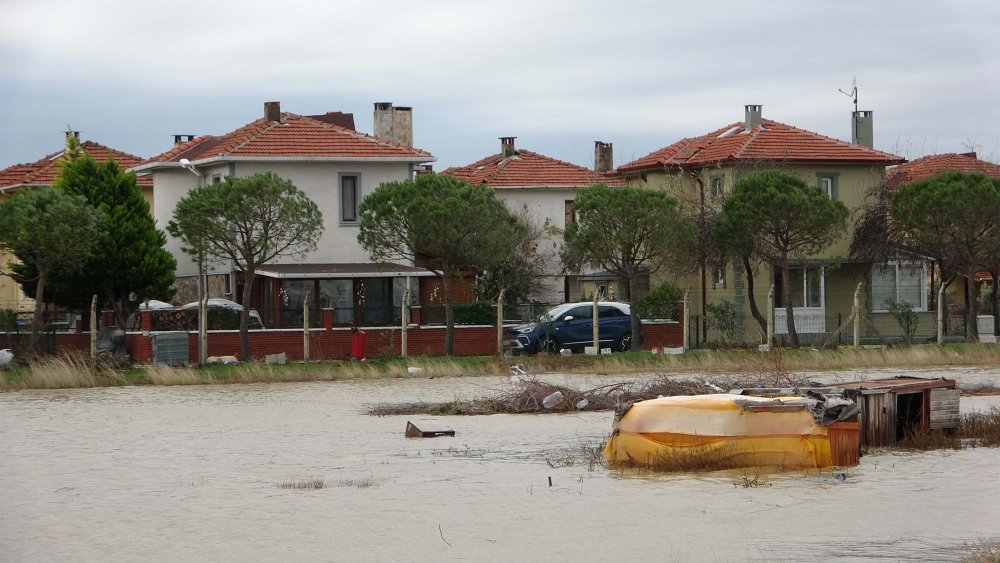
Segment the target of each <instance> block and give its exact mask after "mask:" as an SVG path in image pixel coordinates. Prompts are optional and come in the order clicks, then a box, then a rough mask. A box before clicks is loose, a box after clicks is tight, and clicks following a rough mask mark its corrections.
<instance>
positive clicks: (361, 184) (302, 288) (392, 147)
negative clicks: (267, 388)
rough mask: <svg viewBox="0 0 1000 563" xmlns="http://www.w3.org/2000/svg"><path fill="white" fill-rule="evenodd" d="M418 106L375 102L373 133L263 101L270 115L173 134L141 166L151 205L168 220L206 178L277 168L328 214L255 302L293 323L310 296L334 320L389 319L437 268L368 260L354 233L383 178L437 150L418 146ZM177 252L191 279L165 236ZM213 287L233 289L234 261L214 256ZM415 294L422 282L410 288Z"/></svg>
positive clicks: (266, 313) (405, 172) (398, 175)
mask: <svg viewBox="0 0 1000 563" xmlns="http://www.w3.org/2000/svg"><path fill="white" fill-rule="evenodd" d="M412 138H413V133H412V111H411V108H407V107H393V106H392V104H391V103H388V102H382V103H376V104H375V134H374V135H367V134H365V133H361V132H359V131H356V130H355V129H354V118H353V115H351V114H342V113H339V112H334V113H327V114H322V115H313V116H306V115H296V114H293V113H288V112H282V111H281V107H280V104H279V102H266V103H265V104H264V115H263V116H262V117H261V118H260V119H257V120H255V121H253V122H251V123H248V124H247V125H244V126H243V127H240V128H239V129H236V130H234V131H231V132H229V133H226V134H224V135H206V136H201V137H194V136H182V135H178V136H175V146H174V147H173V148H172V149H170V150H169V151H167V152H165V153H163V154H160V155H158V156H155V157H153V158H151V159H149V160H147V161H145V162H144V163H142V164H140V165H138V166H136V167H134V168H133V170H134V171H135V172H136V173H137V174H139V175H140V176H152V179H153V209H154V215H155V217H156V220H157V224H158V225H159V226H160V227H161V228H162V227H164V226H165V225H166V224H167V223H168V222H169V221H170V219H171V217H172V214H173V210H174V208H175V207H176V205H177V203H178V202H179V201H180V200H181V199H182V198H183V197H184V196H185V195H187V193H188V192H189V191H191V190H192V189H194V188H196V187H198V186H199V185H202V184H214V183H220V182H222V179H223V178H224V177H226V176H237V177H239V176H248V175H252V174H256V173H260V172H273V173H275V174H277V175H279V176H281V177H282V178H285V179H287V180H290V181H291V182H292V183H293V184H294V185H295V186H296V187H298V188H299V189H300V190H302V191H303V192H305V194H306V195H308V196H309V198H310V199H312V200H313V201H314V202H316V204H317V205H318V206H319V209H320V211H321V212H322V213H323V218H324V222H325V227H326V229H325V231H324V233H323V236H322V238H321V240H320V241H319V246H318V249H317V250H316V251H315V252H312V253H310V254H309V255H308V256H306V257H305V258H304V259H302V260H292V259H279V260H276V261H275V263H273V264H268V265H267V266H265V267H264V268H261V269H260V271H259V272H258V278H257V280H256V281H255V284H257V286H256V287H255V288H254V296H255V297H254V303H253V304H252V306H253V307H255V308H256V309H258V311H260V313H261V315H262V317H263V318H264V321H265V324H268V325H270V326H281V325H285V324H297V323H299V322H301V318H302V302H303V299H304V297H305V295H306V294H307V293H308V294H310V295H312V298H311V299H310V301H311V302H312V303H314V312H315V313H316V314H317V315H318V314H319V311H320V310H322V309H333V310H334V322H335V323H337V324H347V323H350V322H357V323H359V324H361V323H364V324H388V323H391V322H392V320H393V317H394V314H395V313H394V311H398V305H399V303H400V302H401V299H402V289H403V288H405V287H407V286H408V285H409V286H411V287H413V288H416V281H417V278H419V277H426V276H430V275H432V274H431V272H428V271H426V270H423V269H419V268H414V267H413V266H412V265H410V264H372V263H371V261H370V259H369V255H368V253H367V252H366V251H365V250H364V249H363V248H362V247H361V245H360V244H359V243H358V241H357V235H358V225H359V222H358V220H359V217H358V213H357V210H358V204H359V203H360V202H361V200H362V199H363V198H364V196H365V195H367V194H369V193H371V192H372V191H373V190H375V189H376V188H377V187H378V186H379V185H381V184H382V183H384V182H395V181H402V180H406V179H409V178H412V177H413V174H414V173H415V170H416V168H417V167H418V166H419V165H421V164H424V163H428V162H433V161H434V160H435V158H434V157H433V156H432V155H431V154H430V153H429V152H427V151H423V150H420V149H416V148H413V146H412ZM167 248H168V250H170V252H171V253H172V254H173V255H174V256H175V257H176V258H177V262H178V268H177V276H178V287H179V288H180V290H181V292H182V293H183V292H184V290H185V289H187V290H190V288H191V287H193V286H194V283H195V280H196V278H197V273H198V265H197V264H195V263H194V261H193V260H192V259H191V258H190V257H189V256H187V255H186V254H185V253H183V252H182V251H181V244H180V241H179V240H177V239H174V238H172V237H169V236H168V243H167ZM210 268H211V270H210V272H209V273H210V274H211V276H212V277H213V278H214V280H215V284H214V286H213V287H214V289H210V294H213V296H215V295H217V294H219V293H232V292H233V290H234V289H235V288H234V284H233V282H234V281H236V278H234V277H232V275H231V274H232V273H233V268H232V264H224V265H214V266H211V267H210ZM412 294H413V295H416V294H417V293H416V291H414V292H413V293H412Z"/></svg>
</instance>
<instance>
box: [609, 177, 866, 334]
mask: <svg viewBox="0 0 1000 563" xmlns="http://www.w3.org/2000/svg"><path fill="white" fill-rule="evenodd" d="M769 168H778V169H781V170H784V171H786V172H789V173H791V174H794V175H795V176H797V177H799V178H801V179H802V180H803V181H804V182H806V183H807V184H808V185H813V186H818V185H819V181H820V180H819V178H820V175H821V174H831V175H834V176H835V178H836V199H837V200H839V201H842V202H843V203H844V204H845V205H846V206H847V207H848V209H850V210H852V211H853V210H854V209H857V208H858V207H860V206H861V205H862V204H863V203H864V198H865V194H866V193H867V191H868V189H870V188H872V187H874V186H877V185H879V184H881V183H882V182H883V181H884V177H885V167H884V166H881V165H877V166H873V165H869V164H843V163H808V164H782V163H775V162H754V163H739V164H736V165H725V166H707V167H703V168H700V169H698V170H695V171H690V172H689V171H683V170H681V169H679V168H674V169H669V170H651V171H647V172H644V173H642V174H632V175H630V176H629V177H628V178H627V179H626V181H627V182H628V183H629V184H631V185H636V186H640V187H649V188H655V189H661V190H664V191H666V192H667V193H668V194H669V195H671V196H673V197H675V198H677V199H678V201H679V202H680V203H681V205H682V206H685V207H686V208H688V209H689V210H692V211H697V209H698V208H699V206H700V204H701V201H702V193H701V192H702V189H704V202H705V207H706V209H708V210H719V209H721V206H722V203H723V202H724V197H723V198H713V197H712V195H711V188H710V186H711V179H712V178H713V177H719V178H722V180H723V187H724V191H725V194H726V195H728V194H729V193H731V191H732V188H733V185H734V184H735V183H736V181H737V180H738V178H739V177H741V176H742V175H744V174H747V173H750V172H752V171H756V170H763V169H769ZM699 181H700V183H699ZM853 230H854V224H853V222H852V221H851V220H850V219H849V220H848V229H847V231H846V232H845V233H844V235H843V236H841V237H840V238H839V239H838V240H837V241H836V242H835V243H833V244H832V245H831V246H829V247H827V248H826V249H825V250H824V251H823V252H820V253H818V254H816V255H812V256H809V257H808V259H810V260H814V261H830V262H833V263H836V262H840V261H841V260H843V259H846V258H847V256H848V254H849V246H850V239H851V236H852V234H853ZM724 269H725V282H724V283H717V280H716V279H715V278H716V277H715V275H714V273H715V272H714V267H713V266H712V265H709V266H708V267H707V268H706V270H707V271H706V274H705V281H706V283H705V299H704V303H703V302H702V291H701V272H700V269H699V271H696V272H692V273H685V274H677V273H672V272H659V273H658V274H654V275H653V276H652V279H651V283H650V287H656V286H658V285H660V284H661V283H663V282H665V281H671V282H673V283H676V284H677V285H678V286H680V287H681V289H688V290H689V291H690V293H689V299H690V301H689V304H690V306H691V308H692V314H693V315H700V314H701V312H702V310H703V307H704V305H705V304H707V303H717V302H720V301H722V300H723V299H728V300H730V301H733V302H734V303H735V305H736V308H737V312H738V315H739V317H740V318H742V319H743V323H744V328H745V329H746V331H748V332H747V333H748V334H752V333H753V332H754V331H756V330H758V329H757V327H758V324H757V322H756V321H755V320H754V319H753V317H752V315H751V313H750V307H749V303H748V299H747V290H746V273H745V272H743V271H742V270H743V268H742V265H737V264H734V263H733V262H732V261H729V262H728V263H727V264H725V266H724ZM866 274H867V269H866V267H862V266H841V267H836V268H829V269H828V270H827V278H826V282H825V293H826V317H827V322H826V324H827V328H828V330H834V329H836V328H837V326H838V325H837V320H838V318H841V319H846V318H847V315H849V314H850V311H851V307H852V306H853V293H854V290H855V288H856V287H857V283H858V282H859V281H865V280H866V279H867V275H866ZM772 276H773V274H772V271H771V268H770V267H767V266H763V267H760V268H758V271H757V273H756V275H755V276H754V280H753V281H754V295H755V297H756V301H757V306H758V308H759V309H760V310H761V312H762V314H765V315H766V308H767V296H768V292H769V290H770V285H771V280H772ZM838 313H840V315H841V316H840V317H838Z"/></svg>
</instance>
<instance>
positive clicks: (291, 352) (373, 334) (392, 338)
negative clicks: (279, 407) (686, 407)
mask: <svg viewBox="0 0 1000 563" xmlns="http://www.w3.org/2000/svg"><path fill="white" fill-rule="evenodd" d="M331 321H332V316H331V315H329V314H324V315H323V325H324V326H323V327H319V328H314V329H312V330H310V341H309V355H310V357H311V358H312V359H343V358H348V357H350V356H351V339H352V333H351V331H350V329H348V328H340V327H337V328H334V327H333V326H332V325H331ZM150 325H151V323H150V320H149V314H148V313H143V318H142V319H141V326H142V327H143V329H144V330H143V331H142V332H130V333H128V335H127V337H126V345H127V347H128V351H129V355H130V356H131V357H132V361H134V362H137V363H148V362H151V361H152V360H153V339H152V333H151V331H150V330H149V326H150ZM642 328H643V333H644V334H645V339H644V340H643V344H642V347H643V349H646V350H649V349H651V348H654V347H655V348H662V347H668V348H676V347H679V346H681V343H682V339H683V337H684V333H683V326H682V325H681V324H680V323H677V322H663V321H645V322H643V325H642ZM364 332H365V345H364V356H365V357H369V358H374V357H378V356H379V355H380V354H383V353H386V352H388V351H390V350H391V354H392V355H399V354H400V346H401V340H402V339H401V329H399V328H366V329H364ZM444 338H445V329H444V327H443V326H411V327H410V328H409V329H408V330H407V353H408V355H411V356H424V355H426V356H441V355H443V354H444ZM496 341H497V332H496V328H495V327H493V326H458V327H455V355H457V356H485V355H491V354H495V353H496ZM250 349H251V351H252V353H253V356H254V358H257V359H262V358H263V357H264V356H265V355H268V354H279V353H282V352H284V353H285V355H286V356H287V358H288V359H289V360H301V359H302V351H303V339H302V330H301V329H270V330H268V329H265V330H251V331H250ZM89 350H90V333H88V332H81V331H80V327H77V332H73V333H58V334H57V335H56V351H57V352H58V353H67V352H73V351H81V352H87V351H89ZM208 353H209V355H210V356H237V357H239V355H240V334H239V331H236V330H214V331H209V333H208ZM188 359H189V360H190V361H191V363H196V362H197V361H198V334H197V332H189V333H188Z"/></svg>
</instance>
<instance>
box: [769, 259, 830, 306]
mask: <svg viewBox="0 0 1000 563" xmlns="http://www.w3.org/2000/svg"><path fill="white" fill-rule="evenodd" d="M790 274H791V276H790V277H791V280H790V281H789V286H790V287H791V298H792V307H822V306H823V294H824V292H825V287H824V272H823V268H817V267H813V268H801V267H800V268H792V269H791V272H790ZM782 281H783V280H782V279H781V272H780V271H779V272H778V276H777V278H776V279H775V284H774V303H775V307H784V306H785V302H784V295H785V294H784V290H783V289H782Z"/></svg>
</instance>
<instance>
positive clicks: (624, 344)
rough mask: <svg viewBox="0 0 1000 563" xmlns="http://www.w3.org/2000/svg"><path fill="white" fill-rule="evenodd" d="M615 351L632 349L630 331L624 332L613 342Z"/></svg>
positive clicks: (629, 350)
mask: <svg viewBox="0 0 1000 563" xmlns="http://www.w3.org/2000/svg"><path fill="white" fill-rule="evenodd" d="M615 351H617V352H631V351H632V333H631V332H626V333H625V334H623V335H621V336H619V337H618V342H616V343H615Z"/></svg>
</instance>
